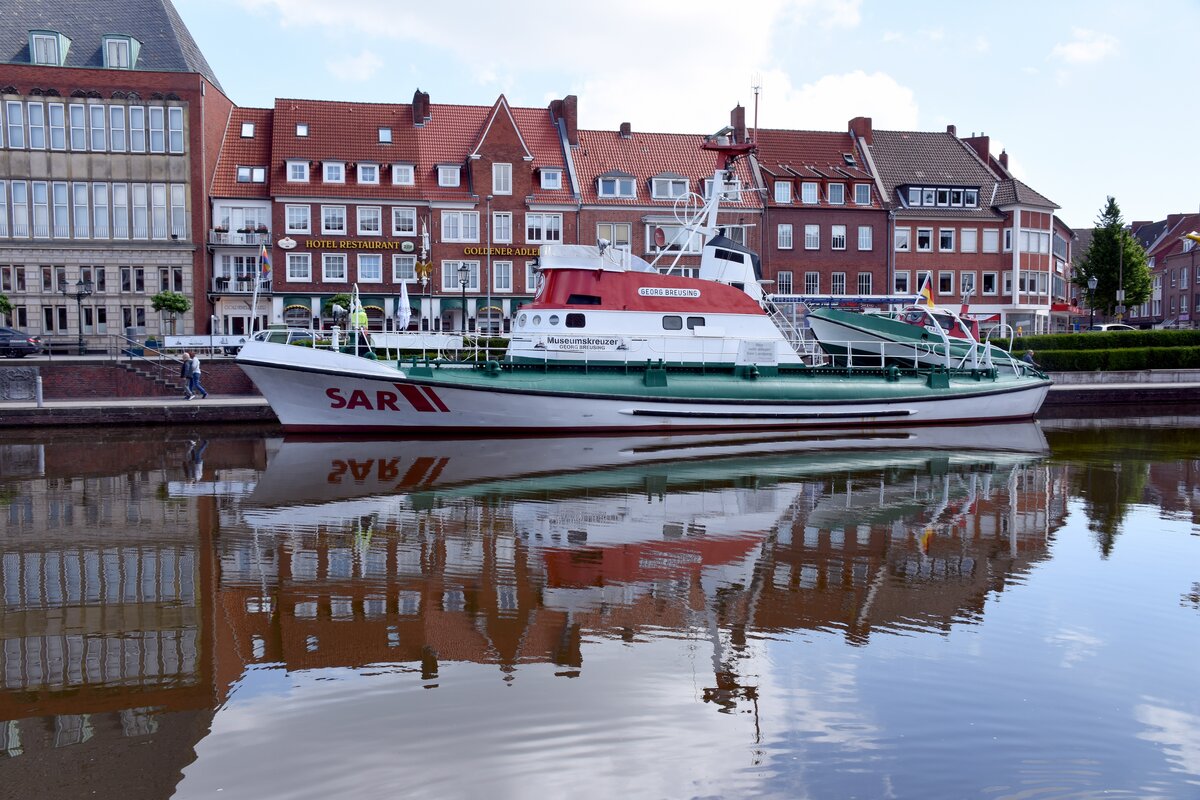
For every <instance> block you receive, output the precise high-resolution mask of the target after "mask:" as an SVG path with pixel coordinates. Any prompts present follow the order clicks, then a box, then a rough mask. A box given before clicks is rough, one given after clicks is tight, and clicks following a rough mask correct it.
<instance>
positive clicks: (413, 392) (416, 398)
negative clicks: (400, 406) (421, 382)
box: [395, 383, 434, 411]
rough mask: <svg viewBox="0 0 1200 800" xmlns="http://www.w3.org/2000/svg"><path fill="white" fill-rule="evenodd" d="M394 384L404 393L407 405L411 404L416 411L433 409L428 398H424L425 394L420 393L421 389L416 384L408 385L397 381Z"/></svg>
mask: <svg viewBox="0 0 1200 800" xmlns="http://www.w3.org/2000/svg"><path fill="white" fill-rule="evenodd" d="M395 386H396V388H397V389H399V390H400V394H402V395H404V399H405V400H407V401H408V402H409V405H411V406H412V407H413V408H415V409H416V410H417V411H433V410H434V408H433V406H432V405H430V403H429V400H427V399H426V398H425V395H423V394H421V390H420V389H418V388H417V387H416V386H410V385H408V384H406V383H397V384H395Z"/></svg>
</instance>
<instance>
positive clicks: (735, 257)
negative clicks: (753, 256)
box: [713, 247, 746, 264]
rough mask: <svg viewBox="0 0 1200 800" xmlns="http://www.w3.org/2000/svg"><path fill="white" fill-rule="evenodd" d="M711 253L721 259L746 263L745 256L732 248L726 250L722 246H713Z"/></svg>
mask: <svg viewBox="0 0 1200 800" xmlns="http://www.w3.org/2000/svg"><path fill="white" fill-rule="evenodd" d="M713 255H714V256H715V257H717V258H719V259H721V260H722V261H733V262H735V263H737V264H744V263H746V258H745V256H743V255H742V254H741V253H736V252H734V251H733V250H726V249H725V248H723V247H717V248H714V252H713Z"/></svg>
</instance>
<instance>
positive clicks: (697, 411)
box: [238, 342, 1049, 434]
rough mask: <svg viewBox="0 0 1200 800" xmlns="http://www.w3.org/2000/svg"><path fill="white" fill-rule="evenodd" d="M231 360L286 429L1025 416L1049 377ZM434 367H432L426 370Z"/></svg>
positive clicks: (632, 426)
mask: <svg viewBox="0 0 1200 800" xmlns="http://www.w3.org/2000/svg"><path fill="white" fill-rule="evenodd" d="M238 363H239V364H240V365H241V366H242V368H243V369H244V370H245V371H246V373H247V374H248V375H249V376H250V378H251V379H252V380H253V381H254V383H255V385H256V386H257V387H258V389H259V391H261V392H262V393H263V395H264V396H265V397H266V398H267V401H268V402H269V403H270V404H271V407H272V409H273V410H274V411H275V414H276V416H277V417H278V418H279V421H280V423H281V424H282V425H283V427H284V429H285V430H289V431H310V432H317V431H325V432H335V431H336V432H371V431H408V432H424V433H449V432H454V431H480V432H487V433H492V434H507V433H517V432H536V433H562V432H588V433H604V432H617V431H638V430H641V431H653V430H661V431H669V430H677V431H686V430H714V429H723V430H730V429H747V430H754V429H767V428H816V427H838V426H855V427H857V426H864V425H870V426H881V425H891V426H895V425H928V424H938V423H942V424H952V423H963V422H983V421H990V420H1015V419H1028V418H1030V417H1032V416H1033V415H1034V414H1035V413H1036V412H1037V409H1038V408H1039V407H1040V406H1041V403H1042V401H1043V400H1044V399H1045V397H1046V392H1047V391H1048V389H1049V382H1048V381H1027V382H1020V383H1012V384H997V385H996V387H995V388H991V389H989V388H988V387H987V386H986V385H983V384H981V388H980V391H979V392H977V393H975V394H970V395H960V396H951V395H932V396H930V397H927V398H898V399H896V400H880V401H875V402H864V401H860V400H825V401H816V400H804V399H797V400H777V401H769V400H754V401H728V400H712V401H705V400H699V399H673V398H663V397H657V398H656V397H635V396H606V395H603V394H599V393H583V392H578V393H577V392H566V391H562V390H561V389H560V388H552V387H549V386H548V388H547V390H545V391H538V390H537V389H536V388H534V389H526V390H508V389H493V388H489V387H488V386H486V385H448V384H447V383H446V382H444V381H438V380H437V379H436V377H435V378H433V379H425V378H421V377H415V376H411V375H405V373H404V372H402V371H400V370H399V369H396V368H395V367H394V366H391V365H389V364H386V363H382V362H374V361H370V360H366V359H362V358H359V357H357V356H353V355H347V354H341V353H333V352H326V351H319V350H312V349H308V348H301V347H294V346H289V345H280V344H272V343H268V342H250V343H248V344H247V345H246V347H245V348H243V350H242V351H241V353H240V354H239V357H238ZM434 372H435V373H436V372H437V370H434Z"/></svg>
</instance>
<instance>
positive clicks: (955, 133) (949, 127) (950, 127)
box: [946, 125, 958, 136]
mask: <svg viewBox="0 0 1200 800" xmlns="http://www.w3.org/2000/svg"><path fill="white" fill-rule="evenodd" d="M946 133H948V134H950V135H951V136H958V127H957V126H954V125H947V126H946Z"/></svg>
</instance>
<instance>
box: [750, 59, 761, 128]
mask: <svg viewBox="0 0 1200 800" xmlns="http://www.w3.org/2000/svg"><path fill="white" fill-rule="evenodd" d="M750 88H751V89H753V90H754V141H755V142H756V143H757V142H758V94H759V92H761V91H762V75H760V74H759V73H757V72H756V73H754V74H753V75H751V76H750Z"/></svg>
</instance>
